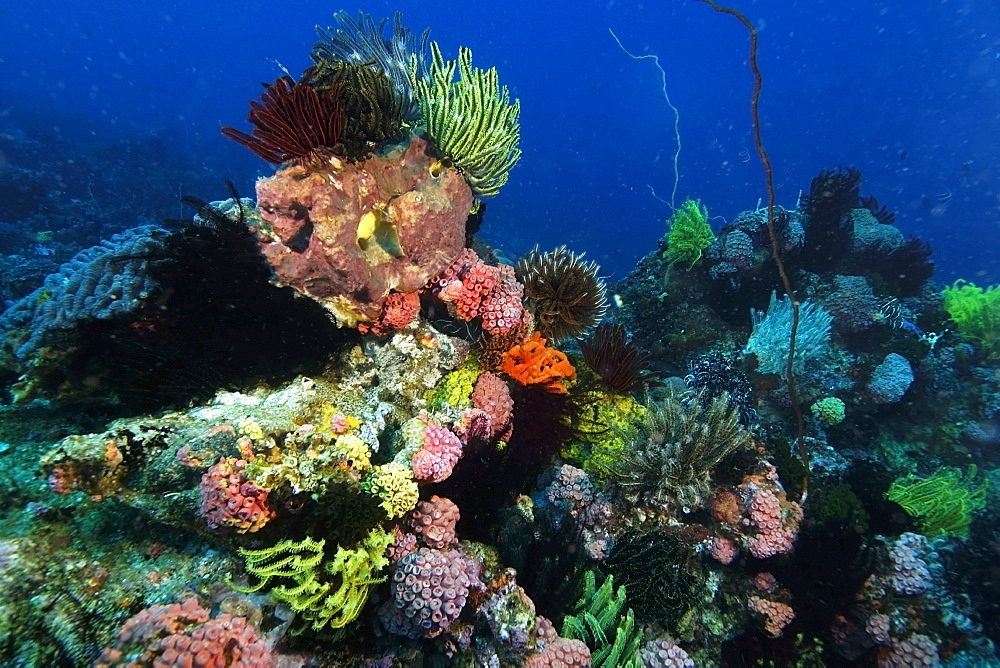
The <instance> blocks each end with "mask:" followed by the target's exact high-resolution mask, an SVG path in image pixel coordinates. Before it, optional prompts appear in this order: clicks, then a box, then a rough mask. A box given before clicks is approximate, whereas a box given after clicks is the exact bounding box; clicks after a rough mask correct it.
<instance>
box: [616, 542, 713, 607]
mask: <svg viewBox="0 0 1000 668" xmlns="http://www.w3.org/2000/svg"><path fill="white" fill-rule="evenodd" d="M604 567H605V568H606V569H607V570H608V571H610V572H611V574H612V575H613V576H614V578H615V582H616V583H620V584H621V585H623V586H624V587H625V591H626V592H628V603H629V606H631V608H632V610H633V611H635V616H636V618H637V619H639V620H642V621H650V622H651V621H656V622H660V623H663V624H670V623H676V622H677V621H678V620H680V619H681V618H682V617H683V616H684V614H685V613H687V611H688V610H690V609H691V606H693V605H694V604H695V603H696V601H697V597H698V593H699V592H700V590H701V588H702V587H703V586H704V584H705V571H704V568H703V567H702V565H701V562H700V560H699V559H698V555H697V554H696V553H695V551H694V550H693V549H692V548H691V547H690V546H689V545H688V544H687V543H685V542H684V541H683V540H682V539H680V538H679V537H678V536H677V535H675V534H673V533H669V532H666V531H651V532H649V533H637V532H628V533H626V534H624V535H622V536H620V537H619V538H618V539H617V540H616V541H615V548H614V551H613V552H612V553H611V556H610V557H608V559H606V560H605V561H604Z"/></svg>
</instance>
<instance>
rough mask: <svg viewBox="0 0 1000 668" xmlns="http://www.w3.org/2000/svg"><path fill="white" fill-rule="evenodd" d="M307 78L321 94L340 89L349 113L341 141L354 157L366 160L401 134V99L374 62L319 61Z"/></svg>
mask: <svg viewBox="0 0 1000 668" xmlns="http://www.w3.org/2000/svg"><path fill="white" fill-rule="evenodd" d="M314 58H315V56H314ZM305 77H307V78H308V79H309V80H310V81H312V83H313V86H315V88H316V90H317V91H320V94H322V92H323V91H326V90H330V89H334V90H339V91H340V93H339V95H340V99H341V100H343V103H344V112H345V116H346V121H345V124H344V131H343V134H342V135H341V137H340V141H341V144H342V145H343V149H344V154H345V155H346V156H347V157H348V158H350V159H351V160H362V159H364V158H365V157H366V156H367V155H368V154H370V153H371V152H372V150H373V149H375V148H376V147H377V146H378V145H379V144H382V143H385V142H387V141H389V140H392V139H394V138H396V137H397V136H398V135H399V132H400V129H401V128H402V126H403V107H402V98H401V97H400V96H399V93H398V91H397V90H396V88H395V86H394V85H393V82H392V80H391V79H390V78H389V77H388V76H387V75H386V73H385V72H383V71H382V70H380V69H379V68H378V66H377V65H376V64H375V63H374V62H370V63H360V64H358V63H345V62H341V61H334V62H331V61H326V60H317V61H316V64H315V65H314V66H313V67H310V68H309V69H308V70H306V74H305Z"/></svg>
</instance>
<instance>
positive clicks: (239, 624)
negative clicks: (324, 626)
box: [94, 596, 272, 668]
mask: <svg viewBox="0 0 1000 668" xmlns="http://www.w3.org/2000/svg"><path fill="white" fill-rule="evenodd" d="M94 665H95V668H119V667H120V668H125V667H126V666H156V667H157V668H171V667H177V668H181V667H182V666H204V667H208V666H229V667H230V668H265V667H269V666H271V665H272V658H271V651H270V650H269V649H268V647H267V645H266V644H265V643H264V641H263V640H261V639H260V637H259V636H258V635H257V630H256V629H255V628H254V627H253V626H252V625H251V624H250V623H248V622H247V620H246V618H245V617H234V616H232V615H229V614H221V615H219V616H218V617H215V618H214V619H213V618H211V616H210V615H209V613H208V611H207V610H205V609H204V608H202V607H201V605H199V604H198V599H197V598H195V597H193V596H192V597H191V598H189V599H188V600H187V601H185V602H184V603H182V604H181V603H174V604H172V605H154V606H151V607H149V608H146V609H145V610H141V611H139V612H138V613H137V614H136V615H134V616H133V617H131V618H129V619H128V621H126V622H125V624H124V625H122V627H121V629H120V630H119V631H118V635H117V636H116V637H115V639H114V641H113V642H112V643H111V645H110V646H109V647H107V648H106V649H105V650H104V651H103V652H102V653H101V656H100V658H98V659H97V662H96V663H95V664H94Z"/></svg>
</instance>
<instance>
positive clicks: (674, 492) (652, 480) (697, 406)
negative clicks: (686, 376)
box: [610, 392, 753, 512]
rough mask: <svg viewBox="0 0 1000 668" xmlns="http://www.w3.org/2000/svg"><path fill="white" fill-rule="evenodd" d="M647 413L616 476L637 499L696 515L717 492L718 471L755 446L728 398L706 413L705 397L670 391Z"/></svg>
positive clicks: (717, 401)
mask: <svg viewBox="0 0 1000 668" xmlns="http://www.w3.org/2000/svg"><path fill="white" fill-rule="evenodd" d="M647 409H648V410H647V412H646V420H645V423H643V424H640V425H639V426H638V428H637V429H636V433H635V435H634V438H633V441H632V443H633V445H632V449H631V452H630V453H629V454H628V455H627V456H623V457H622V458H621V460H620V461H619V462H617V463H616V464H615V465H613V467H612V470H611V471H610V472H611V474H612V475H613V476H614V477H616V478H617V480H618V484H619V485H621V486H622V487H623V489H624V490H625V491H626V494H627V495H628V496H630V497H634V498H635V499H636V500H642V501H645V502H647V503H651V504H653V505H655V506H660V507H665V506H671V505H673V506H676V507H679V508H680V509H681V510H683V511H684V512H688V511H690V510H693V509H695V508H697V507H698V506H699V505H701V503H702V501H703V500H704V499H705V497H706V496H707V495H708V493H709V491H710V489H711V486H710V484H709V483H710V479H709V474H710V473H711V471H712V469H713V468H714V467H715V466H716V465H717V464H718V463H719V462H720V461H722V460H723V459H724V458H725V457H727V456H728V455H730V454H732V453H734V452H737V451H740V450H745V449H748V448H749V447H750V446H751V444H752V443H753V438H752V436H751V435H750V432H749V431H747V430H746V429H744V428H743V426H742V425H741V424H740V421H739V410H738V409H737V407H735V406H733V405H732V404H731V403H729V397H728V395H722V396H720V397H716V398H715V399H713V400H712V402H711V403H710V404H709V405H708V408H702V404H701V396H700V395H694V396H687V397H682V396H679V395H677V394H675V393H674V392H668V393H667V395H666V396H665V397H664V399H663V400H662V401H659V402H653V401H647ZM630 488H631V490H634V491H629V490H630Z"/></svg>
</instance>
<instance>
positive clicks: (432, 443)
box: [410, 420, 462, 482]
mask: <svg viewBox="0 0 1000 668" xmlns="http://www.w3.org/2000/svg"><path fill="white" fill-rule="evenodd" d="M423 439H424V445H423V447H422V448H420V449H419V450H417V452H416V453H415V454H414V455H413V458H412V459H411V460H410V464H411V466H412V467H413V476H414V477H415V478H416V479H417V480H419V481H423V482H441V481H442V480H445V479H447V478H448V476H450V475H451V470H452V469H453V468H455V464H456V463H457V462H458V459H459V458H460V457H461V456H462V441H461V440H459V438H458V436H456V435H455V434H454V433H452V432H451V431H450V430H449V429H447V428H446V427H442V426H441V425H439V424H436V423H434V422H431V421H429V420H428V422H427V426H426V427H425V428H424V434H423Z"/></svg>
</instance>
